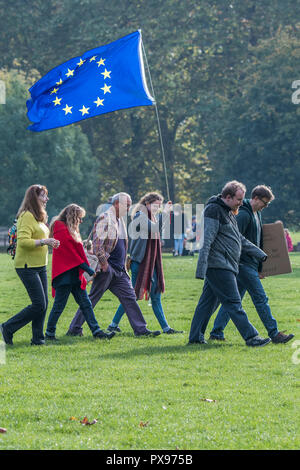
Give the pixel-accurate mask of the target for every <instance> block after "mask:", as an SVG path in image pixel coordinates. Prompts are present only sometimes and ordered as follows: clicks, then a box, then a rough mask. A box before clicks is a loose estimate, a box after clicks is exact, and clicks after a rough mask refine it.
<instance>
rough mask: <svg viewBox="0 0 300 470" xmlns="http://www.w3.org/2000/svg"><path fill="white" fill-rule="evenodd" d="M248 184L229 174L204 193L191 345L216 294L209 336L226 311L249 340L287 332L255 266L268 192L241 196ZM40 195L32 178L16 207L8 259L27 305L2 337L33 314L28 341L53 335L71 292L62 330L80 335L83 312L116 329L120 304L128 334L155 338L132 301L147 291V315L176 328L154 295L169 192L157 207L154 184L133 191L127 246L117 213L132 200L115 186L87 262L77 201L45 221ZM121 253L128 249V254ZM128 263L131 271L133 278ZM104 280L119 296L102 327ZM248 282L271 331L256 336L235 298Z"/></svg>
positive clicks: (199, 338)
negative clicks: (214, 192)
mask: <svg viewBox="0 0 300 470" xmlns="http://www.w3.org/2000/svg"><path fill="white" fill-rule="evenodd" d="M245 193H246V188H245V186H244V185H243V184H242V183H239V182H237V181H231V182H229V183H227V184H226V185H225V187H224V188H223V190H222V193H221V194H220V195H218V196H214V197H212V198H211V199H210V200H209V201H208V204H207V205H206V207H205V209H204V212H203V218H202V224H201V227H202V235H201V243H200V250H199V259H198V265H197V272H196V277H197V278H200V279H204V287H203V292H202V295H201V297H200V300H199V302H198V305H197V307H196V310H195V314H194V317H193V320H192V324H191V330H190V334H189V343H188V344H193V343H200V344H201V343H206V340H205V338H204V335H205V331H206V327H207V325H208V322H209V319H210V317H211V315H212V314H213V313H214V311H215V310H216V309H217V307H218V305H219V304H220V303H221V304H222V307H221V309H220V311H219V313H218V315H217V318H216V321H215V324H214V328H213V330H212V331H211V334H210V339H211V340H224V339H225V338H224V329H225V327H226V325H227V323H228V321H229V319H232V321H233V323H234V324H235V326H236V327H237V329H238V331H239V333H240V334H241V336H242V338H243V339H244V340H245V342H246V345H248V346H264V345H265V344H267V343H269V342H270V341H273V342H274V343H285V342H287V341H289V340H290V339H292V338H293V336H294V335H292V334H289V335H286V334H284V332H281V331H278V328H277V322H276V320H275V318H274V317H273V316H272V313H271V309H270V306H269V303H268V298H267V296H266V294H265V292H264V289H263V286H262V284H261V280H260V278H261V276H260V275H259V270H260V266H261V263H262V262H263V261H264V260H265V259H266V254H265V253H264V251H263V246H262V225H261V215H260V213H261V211H262V210H263V209H264V208H265V207H267V206H268V204H269V203H270V202H271V201H272V200H273V199H274V195H273V193H272V191H271V189H270V188H268V187H266V186H257V187H256V188H254V190H253V191H252V195H251V199H250V200H247V199H245ZM47 202H48V190H47V188H46V187H45V186H42V185H32V186H30V187H29V188H28V190H27V191H26V194H25V197H24V200H23V202H22V204H21V206H20V209H19V211H18V214H17V249H16V256H15V268H16V272H17V274H18V276H19V277H20V279H21V281H22V282H23V284H24V286H25V288H26V290H27V292H28V295H29V297H30V300H31V304H30V305H28V306H27V307H25V308H24V309H22V310H21V311H20V312H19V313H17V314H16V315H14V316H13V317H11V318H10V319H8V320H7V321H6V322H4V323H2V324H1V325H0V330H1V332H2V336H3V340H4V342H5V343H6V344H10V345H12V344H13V336H14V334H15V333H16V332H17V331H18V330H19V329H20V328H22V327H23V326H25V325H26V324H28V323H30V322H31V324H32V339H31V344H32V345H43V344H45V340H49V341H55V340H56V327H57V323H58V321H59V318H60V316H61V314H62V313H63V311H64V309H65V306H66V304H67V301H68V298H69V296H70V294H72V295H73V297H74V299H75V301H76V302H77V304H78V310H77V312H76V313H75V316H74V318H73V320H72V322H71V324H70V326H69V329H68V331H67V334H68V335H71V336H82V334H83V330H82V327H83V324H84V322H85V321H86V322H87V324H88V327H89V329H90V330H91V333H92V335H93V337H94V338H97V339H111V338H112V337H113V336H114V335H115V334H116V332H120V331H121V329H120V326H119V324H120V321H121V319H122V317H123V315H124V313H126V314H127V317H128V320H129V323H130V326H131V328H132V330H133V332H134V335H135V336H153V337H156V336H158V335H160V334H161V331H160V330H156V331H152V330H149V329H148V328H147V323H146V321H145V318H144V316H143V314H142V311H141V309H140V306H139V304H138V300H141V299H143V298H144V297H146V298H147V297H149V298H150V299H151V305H152V309H153V312H154V315H155V317H156V318H157V320H158V322H159V324H160V327H161V329H162V331H163V333H164V334H180V333H183V331H181V330H176V329H174V328H173V327H171V326H170V325H169V323H168V321H167V319H166V316H165V313H164V309H163V306H162V302H161V294H162V293H163V292H164V290H165V281H164V271H163V263H162V252H161V240H160V233H161V231H162V229H163V227H164V225H165V224H166V223H167V222H168V220H169V219H170V212H171V210H172V203H171V201H169V202H168V203H167V204H165V206H164V209H163V210H162V211H161V207H162V204H163V197H162V196H161V195H160V194H159V193H157V192H151V193H147V194H146V195H145V196H143V197H142V198H141V199H140V201H139V203H138V204H137V206H136V207H135V209H134V212H133V214H132V223H133V225H134V229H135V236H132V237H130V243H129V246H128V236H127V229H126V226H125V224H124V221H123V216H124V215H126V214H127V213H128V211H129V209H130V207H131V205H132V201H131V197H130V195H129V194H127V193H118V194H116V195H114V196H113V197H112V198H111V200H110V204H109V206H108V207H107V208H106V210H105V211H104V212H101V213H100V214H99V216H98V217H97V218H96V221H95V223H94V226H93V229H92V233H91V240H92V248H91V251H92V253H93V254H94V255H96V257H97V264H96V266H95V267H94V269H92V268H91V266H90V264H89V261H88V255H87V252H86V249H85V247H84V245H83V242H82V239H81V235H80V224H81V222H82V220H83V218H84V216H85V210H84V208H82V207H80V206H79V205H77V204H69V205H68V206H67V207H65V208H64V209H63V210H62V211H61V212H60V214H59V215H58V216H57V217H55V218H54V219H53V220H52V221H51V224H50V227H48V225H47V219H48V216H47V212H46V205H47ZM239 209H240V210H239ZM49 246H50V247H52V248H53V257H52V295H53V297H54V303H53V306H52V309H51V311H50V314H49V317H48V321H47V325H46V329H45V333H44V323H45V318H46V312H47V307H48V295H47V292H48V283H47V263H48V247H49ZM127 252H129V253H130V258H129V259H128V258H127ZM128 261H129V262H128ZM129 265H130V266H129ZM127 268H128V269H129V268H130V270H131V279H130V277H129V275H128V271H127ZM87 275H89V276H93V281H92V286H91V289H90V293H89V294H88V293H87V290H86V287H87V280H86V276H87ZM108 289H109V290H110V291H111V292H112V293H113V294H114V295H116V296H117V297H118V299H119V301H120V305H119V307H118V309H117V311H116V313H115V315H114V317H113V319H112V321H111V323H110V325H109V326H108V328H107V329H106V331H105V330H103V329H102V328H100V326H99V323H98V321H97V319H96V317H95V313H94V307H95V306H96V305H97V303H98V302H99V300H100V299H101V297H102V296H103V294H104V293H105V291H106V290H108ZM246 291H248V292H249V294H250V296H251V298H252V301H253V303H254V305H255V307H256V309H257V312H258V315H259V316H260V318H261V320H262V322H263V324H264V326H265V328H266V330H267V332H268V338H261V337H260V336H259V334H258V332H257V330H256V328H255V327H254V326H253V325H252V324H251V323H250V322H249V319H248V317H247V315H246V312H245V311H244V310H243V307H242V298H243V296H244V294H245V292H246Z"/></svg>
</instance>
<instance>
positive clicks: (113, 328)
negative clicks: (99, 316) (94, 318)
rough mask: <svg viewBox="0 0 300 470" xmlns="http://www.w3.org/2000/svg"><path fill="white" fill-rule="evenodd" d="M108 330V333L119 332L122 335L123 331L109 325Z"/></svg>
mask: <svg viewBox="0 0 300 470" xmlns="http://www.w3.org/2000/svg"><path fill="white" fill-rule="evenodd" d="M107 329H108V331H115V332H118V333H121V331H122V330H121V328H120V327H119V326H111V325H109V326H108V327H107Z"/></svg>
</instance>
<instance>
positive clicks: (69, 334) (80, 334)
mask: <svg viewBox="0 0 300 470" xmlns="http://www.w3.org/2000/svg"><path fill="white" fill-rule="evenodd" d="M66 336H83V333H82V331H78V332H76V331H72V330H68V331H67V333H66Z"/></svg>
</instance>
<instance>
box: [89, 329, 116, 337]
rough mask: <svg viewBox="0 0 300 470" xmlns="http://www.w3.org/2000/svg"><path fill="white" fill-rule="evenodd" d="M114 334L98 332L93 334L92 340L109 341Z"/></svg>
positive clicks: (112, 332)
mask: <svg viewBox="0 0 300 470" xmlns="http://www.w3.org/2000/svg"><path fill="white" fill-rule="evenodd" d="M115 334H116V333H115V332H114V331H111V332H110V333H105V331H102V330H101V331H98V332H97V333H95V334H94V338H96V339H111V338H113V337H114V336H115Z"/></svg>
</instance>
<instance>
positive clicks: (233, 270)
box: [189, 181, 270, 346]
mask: <svg viewBox="0 0 300 470" xmlns="http://www.w3.org/2000/svg"><path fill="white" fill-rule="evenodd" d="M245 192H246V188H245V186H244V185H243V184H242V183H239V182H238V181H230V182H229V183H227V184H226V185H225V186H224V188H223V190H222V194H220V195H219V196H213V197H211V198H210V199H209V201H208V203H207V205H206V207H205V209H204V211H203V215H202V223H201V225H202V228H201V240H200V250H199V258H198V264H197V271H196V277H197V278H198V279H205V282H204V286H203V292H202V295H201V297H200V299H199V302H198V305H197V307H196V310H195V313H194V317H193V320H192V324H191V330H190V335H189V344H191V343H206V341H205V339H204V334H205V330H206V327H207V324H208V322H209V319H210V317H211V315H212V314H213V313H214V311H215V310H216V309H217V307H218V305H219V304H220V303H221V304H222V305H223V306H224V308H225V309H226V311H227V313H228V314H229V316H230V318H231V319H232V321H233V322H234V324H235V326H236V328H237V329H238V331H239V333H240V334H241V336H242V337H243V339H244V340H245V342H246V344H247V346H264V345H265V344H268V343H269V342H270V339H269V338H261V337H260V336H259V335H258V331H257V330H256V328H254V326H253V325H251V323H250V322H249V320H248V317H247V315H246V312H245V311H244V310H243V308H242V302H241V297H240V294H239V291H238V287H237V281H236V276H237V274H238V270H239V260H240V256H241V252H242V251H244V252H245V253H247V254H248V255H249V256H251V257H253V258H255V259H257V260H258V262H259V261H264V260H265V259H266V258H267V255H266V253H264V252H263V251H262V250H261V249H260V248H258V247H257V246H256V245H254V244H253V243H251V242H250V241H249V240H247V239H246V238H245V237H243V235H242V234H241V233H240V231H239V229H238V225H237V221H236V218H235V216H234V213H236V212H237V211H238V209H239V207H240V206H241V204H242V203H243V199H244V197H245Z"/></svg>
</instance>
